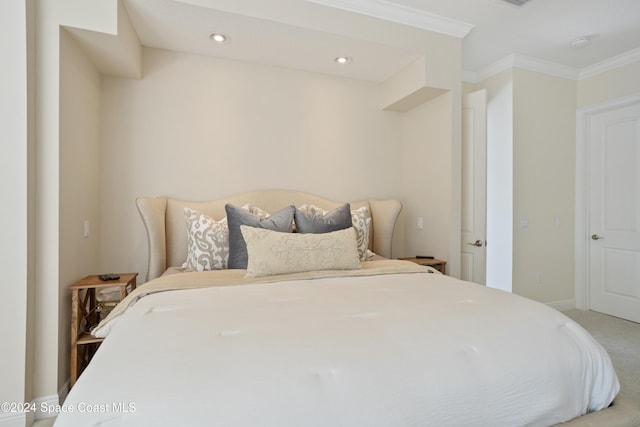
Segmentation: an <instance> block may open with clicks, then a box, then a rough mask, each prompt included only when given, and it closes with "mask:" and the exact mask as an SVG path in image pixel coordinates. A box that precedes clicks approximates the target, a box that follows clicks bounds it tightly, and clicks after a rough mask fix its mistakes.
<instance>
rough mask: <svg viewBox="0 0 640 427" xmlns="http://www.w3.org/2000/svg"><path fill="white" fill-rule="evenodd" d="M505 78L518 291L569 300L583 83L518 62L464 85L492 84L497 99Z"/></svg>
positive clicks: (515, 287)
mask: <svg viewBox="0 0 640 427" xmlns="http://www.w3.org/2000/svg"><path fill="white" fill-rule="evenodd" d="M505 85H511V86H512V87H511V90H512V97H513V109H512V112H511V114H512V117H504V120H505V123H506V124H505V126H504V127H505V128H510V129H511V130H510V132H513V138H512V144H513V255H512V256H513V264H512V269H513V272H512V291H513V292H514V293H516V294H519V295H522V296H526V297H529V298H532V299H534V300H538V301H542V302H553V303H560V302H566V303H567V304H571V303H570V301H572V300H573V298H574V262H573V257H574V255H573V254H574V198H575V194H574V193H575V190H574V181H575V112H576V99H577V85H576V82H575V81H573V80H567V79H562V78H558V77H551V76H548V75H545V74H541V73H536V72H532V71H527V70H523V69H519V68H514V69H512V70H508V71H506V72H503V73H500V74H498V75H496V76H493V77H491V78H489V79H487V80H485V81H483V82H480V83H478V84H474V85H471V84H467V85H465V91H473V90H477V89H480V88H486V89H487V91H488V98H489V100H491V99H492V98H493V97H494V96H496V94H497V93H498V92H499V91H500V90H501V88H503V87H505ZM494 142H495V141H492V140H489V141H488V145H489V146H490V145H491V144H493V143H494ZM523 221H524V222H526V223H527V225H526V226H524V225H522V224H521V223H522V222H523Z"/></svg>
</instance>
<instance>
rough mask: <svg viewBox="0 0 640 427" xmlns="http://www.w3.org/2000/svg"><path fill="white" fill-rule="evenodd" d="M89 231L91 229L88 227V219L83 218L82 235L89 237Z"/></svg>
mask: <svg viewBox="0 0 640 427" xmlns="http://www.w3.org/2000/svg"><path fill="white" fill-rule="evenodd" d="M90 233H91V229H90V224H89V220H88V219H85V220H84V230H83V234H84V237H85V238H86V237H89V234H90Z"/></svg>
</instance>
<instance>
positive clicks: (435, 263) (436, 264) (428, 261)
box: [398, 258, 447, 274]
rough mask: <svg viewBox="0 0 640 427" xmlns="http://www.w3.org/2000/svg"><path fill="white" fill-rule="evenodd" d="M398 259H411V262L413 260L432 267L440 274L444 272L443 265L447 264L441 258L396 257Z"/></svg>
mask: <svg viewBox="0 0 640 427" xmlns="http://www.w3.org/2000/svg"><path fill="white" fill-rule="evenodd" d="M398 259H402V260H405V261H411V262H415V263H416V264H420V265H427V266H429V267H433V268H435V269H436V270H438V271H439V272H440V273H442V274H445V267H446V266H447V261H443V260H441V259H436V258H398Z"/></svg>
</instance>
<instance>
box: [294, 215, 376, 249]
mask: <svg viewBox="0 0 640 427" xmlns="http://www.w3.org/2000/svg"><path fill="white" fill-rule="evenodd" d="M299 209H300V210H301V211H303V212H306V213H308V214H311V215H319V216H324V215H326V214H327V212H328V211H326V210H324V209H322V208H319V207H318V206H315V205H302V206H300V208H299ZM351 223H352V224H353V228H354V229H355V231H356V239H357V243H358V256H359V257H360V261H367V260H368V259H371V258H372V257H373V255H374V253H373V252H371V251H370V250H369V229H370V228H371V212H370V210H369V206H363V207H361V208H358V209H354V210H352V211H351Z"/></svg>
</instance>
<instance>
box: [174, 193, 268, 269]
mask: <svg viewBox="0 0 640 427" xmlns="http://www.w3.org/2000/svg"><path fill="white" fill-rule="evenodd" d="M241 209H244V210H246V211H248V212H250V213H252V214H254V215H256V216H258V217H260V218H268V217H269V212H267V211H265V210H263V209H260V208H258V207H255V206H253V205H250V204H246V205H244V206H242V208H241ZM184 219H185V223H186V226H187V260H186V261H185V262H184V263H183V264H182V268H186V269H188V270H191V271H206V270H225V269H227V267H228V262H229V227H228V226H227V218H226V217H225V218H222V219H221V220H220V221H216V220H215V219H213V218H211V217H209V216H207V215H204V214H201V213H200V212H197V211H194V210H193V209H190V208H184Z"/></svg>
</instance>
